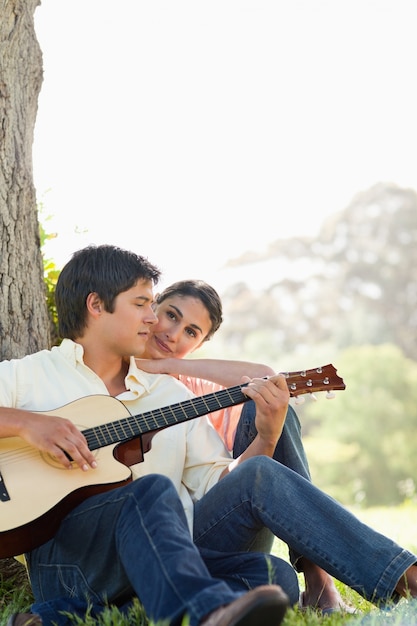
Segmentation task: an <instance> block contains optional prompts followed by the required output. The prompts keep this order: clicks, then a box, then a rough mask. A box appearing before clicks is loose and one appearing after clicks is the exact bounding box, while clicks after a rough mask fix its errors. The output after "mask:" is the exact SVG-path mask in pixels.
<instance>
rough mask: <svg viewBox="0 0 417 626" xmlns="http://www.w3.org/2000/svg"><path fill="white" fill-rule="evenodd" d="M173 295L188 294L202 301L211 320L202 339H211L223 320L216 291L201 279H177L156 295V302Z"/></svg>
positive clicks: (220, 302)
mask: <svg viewBox="0 0 417 626" xmlns="http://www.w3.org/2000/svg"><path fill="white" fill-rule="evenodd" d="M173 296H180V297H186V296H188V297H191V298H196V299H197V300H200V301H201V302H202V304H203V305H204V306H205V307H206V309H207V311H208V314H209V316H210V320H211V329H210V332H209V333H208V335H207V336H206V337H205V338H204V341H208V340H209V339H211V337H212V336H213V335H214V333H215V332H216V331H217V330H218V329H219V327H220V324H221V323H222V321H223V317H222V315H223V310H222V301H221V299H220V296H219V294H218V293H217V291H216V290H215V289H214V288H213V287H211V285H209V284H208V283H205V282H204V281H203V280H193V279H190V280H179V281H178V282H176V283H173V284H172V285H169V287H167V288H166V289H164V290H163V291H162V293H160V294H158V295H157V296H156V299H155V300H156V304H161V303H162V302H163V301H164V300H166V299H167V298H171V297H173Z"/></svg>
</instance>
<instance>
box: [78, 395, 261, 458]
mask: <svg viewBox="0 0 417 626" xmlns="http://www.w3.org/2000/svg"><path fill="white" fill-rule="evenodd" d="M242 386H243V385H236V386H235V387H229V388H228V389H222V390H221V391H215V392H213V393H209V394H206V395H204V396H199V397H197V398H192V399H190V400H184V401H182V402H177V403H176V404H171V405H169V406H166V407H162V408H159V409H154V410H152V411H147V412H146V413H142V414H140V415H131V416H129V417H126V418H123V419H121V420H117V421H114V422H110V423H108V424H102V425H100V426H94V427H92V428H87V429H86V430H84V431H83V435H84V436H85V438H86V439H87V443H88V447H89V448H90V450H97V449H98V448H102V447H104V446H108V445H111V444H116V443H123V442H124V441H128V440H129V439H134V438H135V437H138V436H139V435H143V434H145V433H150V432H155V431H158V430H162V429H163V428H167V427H168V426H174V425H175V424H181V423H182V422H186V421H188V420H192V419H195V418H196V417H202V416H203V415H207V414H208V413H213V412H214V411H218V410H220V409H226V408H227V407H230V406H234V405H236V404H242V403H243V402H246V401H247V400H249V398H248V397H247V396H246V395H245V394H244V393H243V392H242Z"/></svg>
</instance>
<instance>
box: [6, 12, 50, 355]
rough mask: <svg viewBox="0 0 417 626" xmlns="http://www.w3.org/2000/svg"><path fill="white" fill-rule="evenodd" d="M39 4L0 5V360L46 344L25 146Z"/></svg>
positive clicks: (37, 70)
mask: <svg viewBox="0 0 417 626" xmlns="http://www.w3.org/2000/svg"><path fill="white" fill-rule="evenodd" d="M39 3H40V2H39V0H2V1H1V4H0V232H1V249H0V359H2V360H3V359H10V358H19V357H21V356H23V355H24V354H30V353H32V352H36V351H38V350H40V349H42V348H47V347H49V345H50V326H49V318H48V310H47V305H46V293H45V284H44V278H43V262H42V254H41V250H40V237H39V223H38V211H37V203H36V193H35V188H34V183H33V168H32V145H33V137H34V127H35V121H36V114H37V109H38V96H39V92H40V89H41V85H42V79H43V64H42V52H41V49H40V47H39V43H38V41H37V38H36V34H35V24H34V13H35V9H36V7H37V6H38V4H39Z"/></svg>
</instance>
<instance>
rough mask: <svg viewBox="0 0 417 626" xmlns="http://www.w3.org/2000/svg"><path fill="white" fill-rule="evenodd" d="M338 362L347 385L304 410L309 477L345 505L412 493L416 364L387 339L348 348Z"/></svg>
mask: <svg viewBox="0 0 417 626" xmlns="http://www.w3.org/2000/svg"><path fill="white" fill-rule="evenodd" d="M337 366H338V373H339V375H341V376H342V377H343V379H344V381H345V383H346V390H345V391H343V392H336V398H335V399H334V400H332V401H324V400H323V401H320V402H317V403H313V404H310V405H309V406H308V407H307V408H306V410H305V413H304V415H303V419H304V420H305V421H306V422H307V423H308V422H309V421H310V422H312V424H313V426H311V424H310V429H309V437H308V438H307V439H306V440H305V444H306V450H307V454H308V457H309V461H310V466H311V470H312V474H313V480H314V481H315V483H316V484H317V485H318V486H319V487H320V488H322V489H323V490H324V491H326V492H328V493H330V494H331V495H333V496H334V497H336V498H337V499H338V500H340V501H342V502H344V503H347V504H350V503H356V504H362V505H364V506H372V505H376V504H395V503H399V502H402V501H404V500H405V499H407V498H414V497H415V484H414V477H415V476H416V475H417V455H416V453H415V451H416V449H417V363H415V362H414V361H412V360H411V359H407V358H406V357H405V356H404V354H403V353H402V352H401V350H400V349H399V348H398V347H396V346H393V345H389V344H387V345H379V346H371V345H368V346H360V347H352V348H349V349H347V350H345V351H344V352H343V353H341V355H340V357H339V358H338V360H337Z"/></svg>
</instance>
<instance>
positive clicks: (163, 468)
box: [0, 339, 231, 530]
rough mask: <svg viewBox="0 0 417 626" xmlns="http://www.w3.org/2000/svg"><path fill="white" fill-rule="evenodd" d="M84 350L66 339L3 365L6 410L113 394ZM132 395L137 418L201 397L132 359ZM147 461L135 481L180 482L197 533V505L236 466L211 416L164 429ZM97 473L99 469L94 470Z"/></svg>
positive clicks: (1, 391) (128, 395) (128, 396)
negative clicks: (159, 477)
mask: <svg viewBox="0 0 417 626" xmlns="http://www.w3.org/2000/svg"><path fill="white" fill-rule="evenodd" d="M83 352H84V350H83V347H82V346H81V345H80V344H76V343H75V342H73V341H71V340H69V339H65V340H64V341H63V342H62V343H61V345H60V346H59V347H54V348H52V350H42V351H40V352H37V353H35V354H32V355H28V356H25V357H23V358H22V359H13V360H11V361H3V362H1V363H0V406H4V407H13V408H19V409H26V410H29V411H41V412H42V411H52V410H55V409H58V408H59V407H62V406H63V405H65V404H68V403H70V402H73V401H75V400H77V399H79V398H82V397H84V396H90V395H95V394H99V395H107V396H108V395H109V393H108V391H107V388H106V386H105V385H104V383H103V381H102V380H101V379H100V378H99V377H98V376H97V375H96V374H95V373H94V372H93V371H92V370H91V369H90V368H89V367H87V366H86V365H85V364H84V361H83ZM125 384H126V389H127V391H126V392H124V393H122V394H120V395H119V396H118V399H119V400H120V401H121V402H122V403H123V404H124V405H125V407H126V408H127V409H128V411H129V412H130V413H131V414H132V415H138V414H141V413H144V412H146V411H151V410H154V409H157V408H160V407H165V406H169V405H171V404H174V403H177V402H181V401H183V400H188V399H190V398H193V397H195V396H194V394H192V393H191V392H190V391H189V390H188V389H187V388H186V387H185V386H184V385H183V384H182V383H181V382H179V381H177V380H176V379H174V378H173V377H171V376H168V375H165V374H149V373H147V372H143V371H142V370H139V369H138V367H137V366H136V362H135V359H134V358H131V361H130V366H129V371H128V374H127V376H126V379H125ZM144 459H145V460H144V462H142V463H138V464H136V465H133V466H132V468H131V469H132V474H133V477H134V478H138V477H140V476H143V475H145V474H150V473H158V474H164V475H166V476H168V477H169V478H170V479H171V480H172V482H173V483H174V485H175V487H176V489H177V491H178V493H179V495H180V498H181V501H182V503H183V506H184V510H185V513H186V515H187V520H188V523H189V526H190V530H191V529H192V520H193V502H195V501H196V500H198V499H200V498H201V497H202V496H203V495H204V494H205V493H206V492H207V491H208V490H209V489H210V488H211V487H212V486H213V485H214V484H216V483H217V481H218V480H219V477H220V474H221V473H222V471H223V470H224V469H225V468H226V467H227V466H228V465H229V463H230V462H231V456H230V454H229V453H228V452H227V450H226V448H225V446H224V444H223V442H222V440H221V438H220V437H219V435H218V434H217V432H216V431H215V429H214V428H213V426H212V425H211V424H210V422H209V420H208V418H207V417H206V416H204V417H198V418H196V419H192V420H190V421H187V422H184V423H181V424H176V425H174V426H170V427H169V428H165V429H163V430H161V431H159V432H158V433H157V434H156V435H155V436H154V437H153V439H152V446H151V449H150V450H149V452H146V454H145V457H144ZM92 471H94V470H92Z"/></svg>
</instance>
